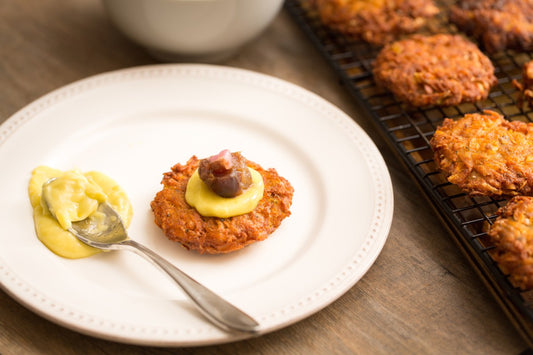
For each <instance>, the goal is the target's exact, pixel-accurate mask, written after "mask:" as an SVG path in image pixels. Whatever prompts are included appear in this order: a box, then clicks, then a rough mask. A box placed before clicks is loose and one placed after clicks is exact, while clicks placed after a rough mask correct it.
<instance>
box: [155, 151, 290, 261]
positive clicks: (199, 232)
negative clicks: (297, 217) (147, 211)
mask: <svg viewBox="0 0 533 355" xmlns="http://www.w3.org/2000/svg"><path fill="white" fill-rule="evenodd" d="M199 164H200V159H198V158H197V157H196V156H193V157H191V158H190V159H189V161H187V164H185V165H181V164H179V163H178V164H176V165H174V166H173V167H172V168H171V171H170V172H167V173H165V174H164V175H163V180H162V184H163V189H162V190H161V191H160V192H158V193H157V194H156V196H155V198H154V200H153V201H152V203H151V207H152V210H153V212H154V218H155V223H156V224H157V225H158V226H159V227H160V228H161V229H162V230H163V232H164V233H165V235H166V236H167V238H168V239H170V240H172V241H176V242H179V243H181V244H182V245H183V246H184V247H185V248H186V249H189V250H194V251H197V252H199V253H201V254H204V253H208V254H221V253H229V252H231V251H235V250H239V249H242V248H243V247H245V246H246V245H249V244H251V243H254V242H257V241H261V240H264V239H266V238H267V237H268V236H269V235H270V234H271V233H272V232H274V230H276V229H277V228H278V227H279V225H280V224H281V221H282V220H283V219H284V218H286V217H288V216H289V215H290V214H291V212H290V210H289V209H290V206H291V204H292V196H293V193H294V189H293V187H292V186H291V184H290V183H289V182H288V181H287V180H286V179H284V178H283V177H281V176H279V175H278V173H277V172H276V170H275V169H267V170H265V169H263V168H261V166H259V165H258V164H256V163H254V162H251V161H249V160H247V161H246V165H247V166H248V167H250V168H252V169H255V170H256V171H258V172H259V173H260V174H261V176H262V177H263V182H264V186H265V187H264V193H263V198H262V199H261V200H260V201H259V203H258V204H257V206H256V207H255V209H254V210H253V211H251V212H248V213H246V214H242V215H239V216H234V217H229V218H218V217H204V216H202V215H200V214H199V213H198V212H197V211H196V210H195V209H194V208H193V207H191V206H189V205H188V204H187V202H186V200H185V190H186V187H187V183H188V181H189V178H190V177H191V176H192V174H193V173H194V171H195V170H196V169H197V168H198V166H199Z"/></svg>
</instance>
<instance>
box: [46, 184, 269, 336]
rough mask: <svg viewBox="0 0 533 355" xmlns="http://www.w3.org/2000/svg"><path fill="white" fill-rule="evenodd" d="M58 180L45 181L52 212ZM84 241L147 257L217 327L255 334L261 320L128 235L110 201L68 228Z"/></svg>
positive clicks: (48, 206)
mask: <svg viewBox="0 0 533 355" xmlns="http://www.w3.org/2000/svg"><path fill="white" fill-rule="evenodd" d="M53 180H54V179H50V180H48V181H47V182H45V183H44V184H43V188H42V195H41V200H42V201H43V202H44V203H45V205H46V207H47V208H48V210H49V211H50V214H51V215H52V216H54V218H56V216H55V214H54V211H53V210H51V209H50V203H49V201H50V197H49V196H48V192H47V191H48V189H46V186H47V185H48V184H49V183H50V182H52V181H53ZM68 231H69V232H70V233H72V234H73V235H74V236H76V237H77V238H78V239H79V240H80V241H82V242H83V243H85V244H87V245H89V246H92V247H95V248H98V249H103V250H121V249H123V250H129V251H132V252H134V253H136V254H138V255H141V256H143V257H144V258H146V259H147V260H148V261H150V262H151V263H152V264H154V265H156V266H157V267H158V268H159V269H160V270H162V271H163V272H165V273H166V274H167V275H168V276H170V277H171V278H172V279H173V280H174V281H176V283H177V284H178V285H179V286H180V287H181V288H182V289H183V291H185V293H186V294H187V295H188V296H189V297H190V299H191V300H192V301H193V302H194V304H195V305H196V306H197V307H198V309H199V310H200V312H201V313H202V314H203V315H204V316H205V317H206V318H207V319H209V320H210V321H211V322H212V323H213V324H215V325H216V326H218V327H220V328H222V329H224V330H228V331H242V332H250V333H254V332H256V331H257V328H258V326H259V323H258V322H257V321H255V320H254V319H253V318H252V317H250V316H249V315H247V314H246V313H244V312H243V311H241V310H240V309H238V308H237V307H235V306H233V305H232V304H230V303H229V302H228V301H226V300H224V299H223V298H221V297H220V296H218V295H217V294H215V293H214V292H212V291H211V290H209V289H208V288H206V287H205V286H203V285H202V284H200V283H198V282H197V281H196V280H194V279H193V278H191V277H190V276H188V275H187V274H185V273H184V272H183V271H181V270H180V269H178V268H177V267H175V266H174V265H172V264H171V263H170V262H168V261H167V260H165V259H163V258H162V257H160V256H159V255H157V254H156V253H154V252H153V251H151V250H150V249H148V248H147V247H145V246H143V245H141V244H139V243H137V242H136V241H134V240H131V239H129V238H128V234H127V232H126V228H125V227H124V224H123V223H122V219H121V218H120V215H119V214H118V213H117V212H116V211H115V210H114V209H113V208H112V207H111V206H110V205H109V204H108V203H106V202H103V203H101V204H100V205H99V206H98V209H97V210H96V212H94V213H93V214H92V215H90V216H89V217H87V218H86V219H84V220H82V221H79V222H72V227H71V228H69V229H68Z"/></svg>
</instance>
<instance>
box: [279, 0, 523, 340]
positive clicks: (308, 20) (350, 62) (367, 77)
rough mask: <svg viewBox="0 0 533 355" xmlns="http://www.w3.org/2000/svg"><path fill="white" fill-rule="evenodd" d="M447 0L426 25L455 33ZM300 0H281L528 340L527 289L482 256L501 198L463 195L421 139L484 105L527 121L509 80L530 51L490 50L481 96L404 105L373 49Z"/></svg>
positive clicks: (431, 30) (518, 72) (516, 75)
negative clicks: (380, 73) (489, 83)
mask: <svg viewBox="0 0 533 355" xmlns="http://www.w3.org/2000/svg"><path fill="white" fill-rule="evenodd" d="M450 2H451V1H449V0H448V1H445V0H441V1H440V2H437V4H438V5H439V6H440V8H441V10H442V11H441V13H440V14H439V15H438V16H437V18H436V19H435V22H434V23H431V24H430V26H429V29H428V30H426V31H428V32H429V33H434V32H442V31H446V32H449V33H456V32H457V29H456V28H455V27H454V26H453V25H450V24H449V23H448V21H447V9H448V7H449V6H450ZM308 3H309V1H306V0H286V2H285V9H286V10H287V11H288V12H289V13H290V15H291V16H292V18H293V20H294V21H295V22H296V23H297V24H298V26H299V27H300V28H301V29H302V30H303V31H304V32H305V33H306V35H307V36H308V38H309V39H310V40H311V41H312V42H313V44H314V45H315V47H316V48H317V49H318V50H319V51H320V52H321V54H322V55H323V56H324V58H325V59H326V61H327V62H328V63H329V65H330V66H331V67H332V68H333V69H334V70H335V72H336V73H337V74H338V75H339V77H340V79H341V81H342V83H343V84H344V85H345V87H346V89H347V90H348V91H349V92H350V93H351V94H352V96H353V97H354V99H355V100H356V101H357V102H358V104H359V105H361V107H363V108H364V109H365V111H366V113H367V114H368V115H369V117H370V119H371V120H372V121H373V122H374V123H375V125H376V126H377V127H378V130H379V131H380V132H381V133H382V134H383V135H384V136H385V138H386V140H387V142H388V143H389V144H390V145H391V147H392V149H393V151H394V152H395V153H397V156H398V157H399V158H400V159H401V160H402V161H403V163H404V164H405V165H406V167H407V169H408V171H409V172H410V173H411V175H412V177H413V179H414V180H415V181H416V182H417V183H418V185H419V187H420V188H421V190H422V191H423V192H424V194H425V195H426V197H427V198H428V200H429V201H430V202H431V204H432V206H433V207H434V208H435V210H436V212H437V214H438V215H439V217H440V218H441V219H442V220H443V222H444V225H445V226H446V227H448V228H449V230H450V232H451V233H450V234H451V235H452V237H453V238H454V240H455V241H456V242H457V244H458V246H459V247H460V249H461V250H462V251H463V252H464V253H465V255H466V257H467V258H468V260H469V261H470V262H471V263H472V265H473V266H474V269H475V270H476V271H477V273H478V274H479V276H480V277H481V278H482V280H483V281H484V282H485V284H486V285H487V287H488V288H489V290H490V291H491V292H492V294H493V295H494V296H495V298H496V300H497V301H498V302H499V304H500V305H501V306H502V308H503V310H504V311H505V312H506V314H507V315H508V316H509V318H510V319H511V321H512V322H513V324H514V325H515V326H516V327H517V329H518V330H519V332H520V333H521V334H522V336H523V337H524V338H525V339H526V341H528V343H529V344H530V345H531V344H533V294H532V292H522V291H521V290H519V289H517V288H515V287H513V286H512V285H511V283H510V282H509V281H508V279H507V277H506V275H504V274H503V273H502V272H501V271H500V269H499V268H498V266H497V265H496V264H495V263H494V261H493V260H492V258H491V257H490V254H489V253H488V251H489V250H490V249H491V246H490V245H489V244H488V243H487V241H486V238H485V233H484V229H485V227H486V225H487V223H491V222H492V221H493V220H494V218H495V212H496V210H497V209H498V208H499V207H501V206H503V205H504V204H505V202H506V200H503V199H501V200H497V199H493V198H488V197H470V196H468V195H466V194H464V193H462V192H461V191H460V190H459V189H458V188H457V187H456V186H454V185H452V184H450V183H449V182H447V181H446V179H445V177H444V176H443V175H442V174H441V173H440V172H439V171H438V169H437V167H436V165H435V164H434V162H433V151H432V149H431V147H430V145H429V140H430V139H431V137H432V135H433V133H434V131H435V129H436V127H437V126H438V125H439V124H440V123H441V122H442V120H443V119H444V118H446V117H449V118H454V117H459V116H463V115H464V114H466V113H470V112H480V111H482V110H484V109H490V110H494V111H497V112H499V113H501V114H503V115H504V116H505V117H506V118H508V119H510V120H522V121H528V122H531V121H533V112H532V111H531V110H530V109H527V108H523V107H520V106H519V105H518V103H517V100H518V95H519V92H518V91H517V90H516V88H515V87H514V86H513V84H512V81H513V79H517V80H519V81H520V80H521V75H522V65H523V63H525V62H526V61H529V60H531V59H532V57H531V55H530V54H529V53H517V52H513V51H506V52H502V53H498V54H497V55H493V56H491V57H490V58H491V60H492V62H493V64H494V67H495V74H496V76H497V78H498V84H497V85H496V86H495V87H494V88H493V89H492V91H491V93H490V95H489V97H488V98H487V99H486V100H484V101H482V102H477V103H475V104H461V105H458V106H451V107H428V108H414V109H413V108H408V107H406V106H405V105H403V104H402V103H401V102H398V101H397V100H395V98H394V96H393V95H392V94H390V93H389V92H387V91H386V90H384V89H382V88H380V87H378V86H377V85H376V83H375V82H374V80H373V76H372V62H373V60H374V58H375V56H376V55H377V53H378V51H379V49H380V48H378V47H375V46H372V45H369V44H366V43H363V42H357V41H353V40H351V39H348V38H346V37H344V36H342V35H340V34H338V33H336V32H334V31H331V30H330V29H328V28H326V27H324V26H323V25H322V24H321V22H320V20H319V18H318V16H317V14H316V13H315V12H314V10H313V9H312V8H311V7H310V6H309V5H308Z"/></svg>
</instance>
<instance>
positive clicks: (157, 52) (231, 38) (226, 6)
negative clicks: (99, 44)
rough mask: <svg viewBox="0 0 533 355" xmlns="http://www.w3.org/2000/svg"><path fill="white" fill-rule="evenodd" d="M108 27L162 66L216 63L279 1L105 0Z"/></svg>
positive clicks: (267, 19)
mask: <svg viewBox="0 0 533 355" xmlns="http://www.w3.org/2000/svg"><path fill="white" fill-rule="evenodd" d="M103 3H104V6H105V8H106V10H107V11H108V13H109V16H110V18H111V20H112V22H113V23H114V24H115V25H116V26H117V27H118V28H119V29H120V30H121V31H122V32H123V33H124V34H125V35H126V36H127V37H129V38H130V39H131V40H133V41H134V42H136V43H138V44H140V45H141V46H143V47H146V48H147V49H148V50H149V51H150V52H151V53H152V54H153V55H154V56H156V57H157V58H159V59H162V60H165V61H190V60H193V61H206V62H208V61H218V60H221V59H224V58H226V57H228V56H230V55H232V54H233V53H235V52H236V51H237V50H238V49H239V48H240V47H242V46H243V45H244V44H246V43H248V42H250V41H251V40H253V39H254V38H256V37H257V36H258V35H259V34H260V33H261V32H262V31H263V30H264V29H265V28H266V27H267V26H268V25H269V24H270V23H271V22H272V20H273V19H274V17H275V16H276V15H277V13H278V12H279V10H280V8H281V6H282V4H283V0H103Z"/></svg>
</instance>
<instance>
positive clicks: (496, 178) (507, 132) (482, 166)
mask: <svg viewBox="0 0 533 355" xmlns="http://www.w3.org/2000/svg"><path fill="white" fill-rule="evenodd" d="M430 144H431V147H432V148H433V151H434V153H435V155H434V156H435V162H436V164H437V165H438V167H439V168H440V170H441V171H442V172H444V174H445V175H446V176H447V178H448V181H449V182H451V183H453V184H455V185H457V186H459V188H461V189H462V190H463V191H464V192H466V193H468V194H470V195H473V196H474V195H484V196H515V195H533V123H525V122H521V121H508V120H506V119H505V118H504V117H503V116H501V115H500V114H498V113H496V112H494V111H489V110H485V111H484V112H483V113H471V114H466V115H465V116H464V117H462V118H460V119H458V120H456V121H454V120H452V119H449V118H447V119H445V120H444V121H443V123H442V125H441V126H440V127H439V128H438V129H437V130H436V131H435V134H434V135H433V137H432V138H431V142H430Z"/></svg>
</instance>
